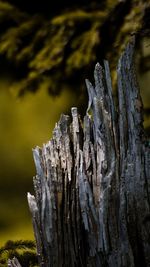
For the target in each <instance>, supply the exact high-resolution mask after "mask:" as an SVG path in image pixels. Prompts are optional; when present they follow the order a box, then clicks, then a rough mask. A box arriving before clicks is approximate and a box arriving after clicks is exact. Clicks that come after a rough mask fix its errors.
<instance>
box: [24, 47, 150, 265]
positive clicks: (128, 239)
mask: <svg viewBox="0 0 150 267" xmlns="http://www.w3.org/2000/svg"><path fill="white" fill-rule="evenodd" d="M133 50H134V45H133V43H130V44H129V45H128V46H127V48H126V51H125V52H124V54H123V55H122V56H121V58H120V60H119V63H118V68H117V73H118V107H117V105H116V107H115V104H114V101H113V97H112V87H111V78H110V72H109V65H108V62H107V61H104V68H102V67H101V66H100V65H99V64H96V66H95V71H94V79H95V85H94V86H93V85H92V84H91V83H90V82H89V81H88V80H87V81H86V85H87V90H88V94H89V103H88V108H87V112H86V115H85V117H84V120H83V122H82V121H81V120H80V116H79V115H78V112H77V108H72V110H71V112H72V118H70V117H69V116H66V115H62V116H61V118H60V121H59V122H58V123H57V124H56V127H55V129H54V131H53V137H52V139H51V140H50V141H49V142H48V143H47V144H44V145H43V147H42V148H39V147H36V148H35V149H34V150H33V155H34V160H35V165H36V171H37V175H36V177H35V178H34V189H35V197H34V196H32V195H30V193H28V202H29V207H30V210H31V213H32V220H33V227H34V234H35V238H36V244H37V254H38V259H39V266H41V267H62V266H64V267H75V266H76V267H81V266H82V267H86V266H88V267H101V266H102V267H106V266H107V267H118V266H120V267H129V266H130V267H134V266H136V267H141V266H147V267H148V266H150V194H149V191H150V168H149V166H150V147H149V146H148V143H146V141H145V137H144V131H143V125H142V122H143V118H142V102H141V98H140V94H139V91H138V85H137V81H136V77H135V71H134V66H133Z"/></svg>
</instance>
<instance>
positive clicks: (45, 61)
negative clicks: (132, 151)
mask: <svg viewBox="0 0 150 267" xmlns="http://www.w3.org/2000/svg"><path fill="white" fill-rule="evenodd" d="M13 2H14V5H13ZM42 4H43V5H44V3H41V6H42ZM56 4H58V10H59V14H58V13H57V14H56V13H54V14H53V13H52V10H51V9H52V8H53V6H54V3H53V4H52V8H51V6H50V7H49V15H48V12H47V13H46V15H45V14H44V13H38V14H29V12H27V11H23V10H22V9H21V10H20V9H19V8H18V7H17V6H15V1H10V3H9V1H8V2H7V1H0V25H1V24H2V25H5V27H4V28H2V27H1V32H0V54H4V55H5V56H6V58H7V59H8V60H9V61H11V62H13V64H14V65H15V66H17V68H18V70H19V68H20V67H21V68H22V72H21V74H20V76H19V78H18V80H17V83H15V84H13V85H12V87H13V88H14V89H15V91H17V93H18V94H20V95H22V94H24V93H25V92H26V91H27V90H29V91H36V90H38V88H39V87H40V86H41V85H43V84H44V85H45V84H46V85H47V88H48V90H49V92H50V93H51V94H57V93H59V92H60V90H61V89H62V88H64V86H65V85H66V83H67V84H69V83H71V84H72V83H73V81H74V82H75V81H76V80H77V79H76V76H77V75H78V83H79V84H80V86H81V80H82V79H83V73H86V74H87V75H88V74H90V73H91V71H92V70H93V66H94V65H95V63H96V61H100V62H101V61H102V60H103V59H104V58H105V59H108V60H109V62H110V67H111V70H112V77H113V81H114V83H115V82H116V75H115V68H116V63H117V60H118V58H119V55H120V54H121V52H122V51H123V49H124V48H125V46H126V44H127V42H128V41H129V40H130V38H131V35H132V34H136V33H139V32H140V30H141V29H143V28H144V30H146V29H147V26H146V23H145V21H146V18H147V12H148V10H149V8H150V4H148V2H147V3H146V2H145V1H144V0H138V1H137V0H130V1H129V0H126V1H118V0H115V1H114V0H113V1H110V0H107V1H92V3H91V1H87V4H86V5H85V4H84V5H80V4H79V3H78V1H77V3H76V5H73V7H71V6H70V5H69V8H68V9H67V4H68V2H65V1H64V3H63V5H62V4H61V5H60V2H59V1H58V2H57V1H56ZM59 5H60V6H61V8H59ZM35 9H36V7H35ZM19 72H20V71H19ZM76 83H77V81H76Z"/></svg>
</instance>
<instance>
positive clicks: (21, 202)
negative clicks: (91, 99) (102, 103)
mask: <svg viewBox="0 0 150 267" xmlns="http://www.w3.org/2000/svg"><path fill="white" fill-rule="evenodd" d="M149 33H150V4H149V1H142V0H138V1H136V0H130V1H128V0H122V1H121V0H120V1H118V0H113V1H110V0H105V1H102V0H101V1H98V0H97V1H96V0H93V1H88V0H86V1H85V0H80V1H79V0H78V1H74V0H72V1H59V0H56V1H46V0H43V1H39V2H37V1H35V0H32V1H31V0H30V1H29V0H26V1H19V0H7V1H0V246H2V245H3V244H4V243H5V242H6V241H7V240H9V239H10V240H19V239H33V238H34V237H33V231H32V223H31V216H30V213H29V210H28V205H27V200H26V194H27V192H28V191H30V192H31V193H33V185H32V177H33V176H34V175H35V168H34V162H33V158H32V148H34V147H35V146H36V145H38V146H42V144H43V143H45V142H47V141H48V140H49V139H50V138H51V136H52V130H53V128H54V126H55V123H56V122H57V121H58V119H59V117H60V114H61V113H67V114H70V108H71V106H77V107H78V108H79V111H80V113H81V114H83V113H84V111H85V109H86V106H87V94H86V88H85V83H84V80H85V78H87V77H88V78H89V79H91V80H92V81H93V68H94V65H95V63H96V62H97V61H99V62H100V63H101V64H103V59H108V60H109V62H110V68H111V73H112V82H113V87H114V92H113V93H114V96H116V84H117V82H116V64H117V61H118V58H119V56H120V54H121V53H122V51H123V50H124V48H125V46H126V44H127V42H129V41H130V40H131V39H132V38H133V36H135V40H136V42H135V62H136V69H137V74H138V81H139V84H140V88H141V94H142V98H143V102H144V126H145V129H146V134H147V136H149V133H150V86H149V85H150V34H149Z"/></svg>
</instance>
